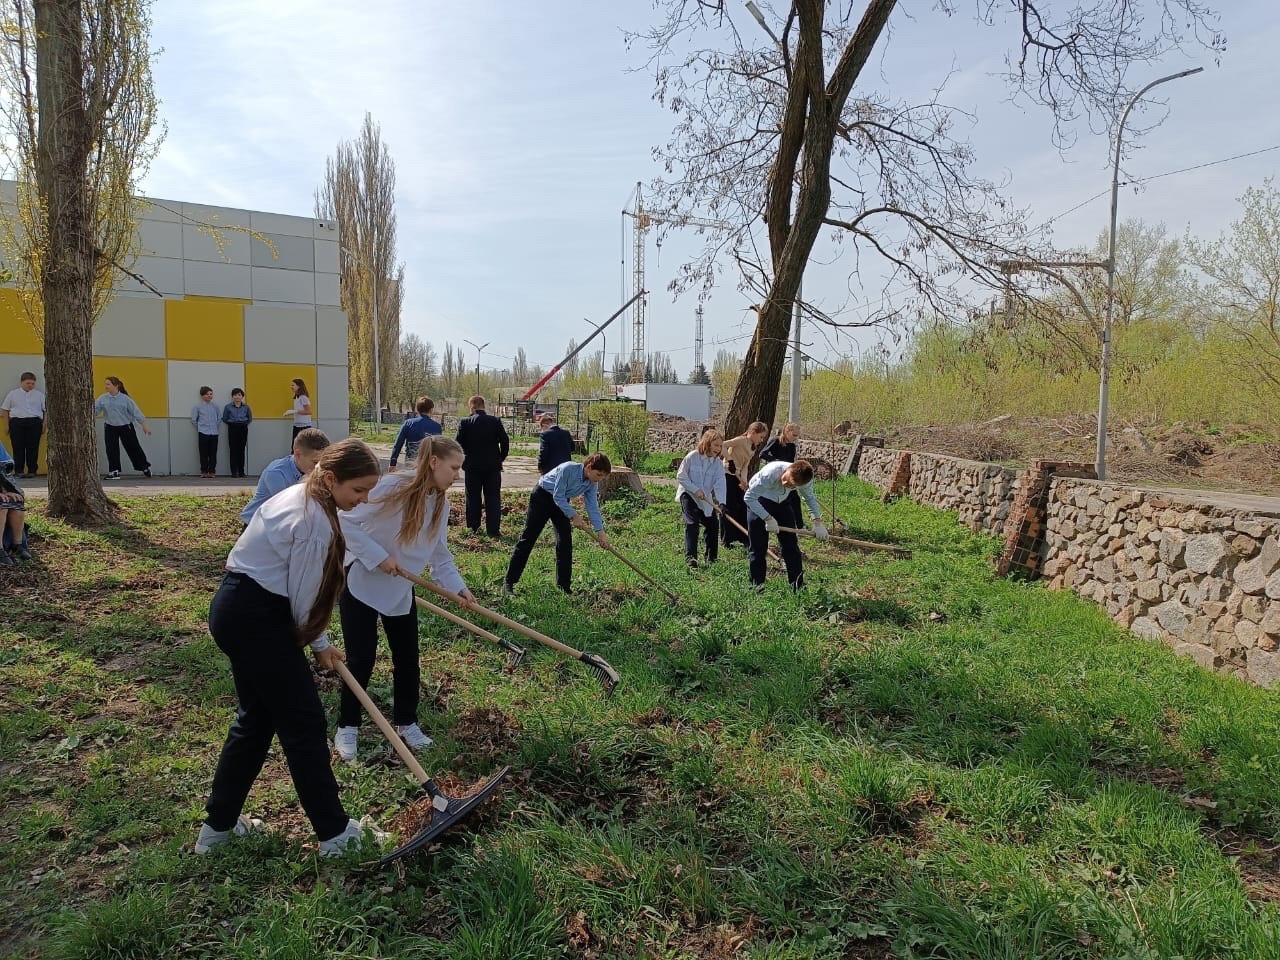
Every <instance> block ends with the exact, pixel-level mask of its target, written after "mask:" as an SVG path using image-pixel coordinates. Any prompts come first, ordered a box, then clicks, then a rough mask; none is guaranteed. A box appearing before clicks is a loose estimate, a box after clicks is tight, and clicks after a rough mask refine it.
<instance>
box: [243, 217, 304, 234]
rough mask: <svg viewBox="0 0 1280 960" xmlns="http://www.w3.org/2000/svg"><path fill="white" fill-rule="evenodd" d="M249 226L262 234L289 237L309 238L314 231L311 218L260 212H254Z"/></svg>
mask: <svg viewBox="0 0 1280 960" xmlns="http://www.w3.org/2000/svg"><path fill="white" fill-rule="evenodd" d="M251 225H252V226H253V229H255V230H261V231H262V232H263V233H281V234H284V235H285V236H289V237H309V236H311V235H312V233H313V232H314V229H315V228H314V225H313V221H312V218H311V217H290V216H287V215H286V214H283V213H263V212H262V211H254V213H253V215H252V224H251Z"/></svg>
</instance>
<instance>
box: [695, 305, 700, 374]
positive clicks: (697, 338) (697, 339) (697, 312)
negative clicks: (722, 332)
mask: <svg viewBox="0 0 1280 960" xmlns="http://www.w3.org/2000/svg"><path fill="white" fill-rule="evenodd" d="M693 369H694V370H701V369H702V304H698V309H697V310H695V311H693Z"/></svg>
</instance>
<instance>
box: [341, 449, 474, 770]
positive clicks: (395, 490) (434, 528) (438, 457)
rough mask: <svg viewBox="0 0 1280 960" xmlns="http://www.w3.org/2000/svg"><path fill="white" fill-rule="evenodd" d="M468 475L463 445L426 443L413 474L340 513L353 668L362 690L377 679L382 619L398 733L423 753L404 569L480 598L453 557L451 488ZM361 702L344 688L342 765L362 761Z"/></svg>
mask: <svg viewBox="0 0 1280 960" xmlns="http://www.w3.org/2000/svg"><path fill="white" fill-rule="evenodd" d="M461 473H462V447H460V446H458V444H457V441H454V440H450V439H449V438H448V437H427V438H426V439H424V440H423V441H422V445H421V446H420V447H419V448H418V460H417V469H416V470H414V471H413V473H407V472H406V473H398V474H394V475H392V474H388V475H387V476H385V477H383V478H382V479H381V480H379V481H378V485H377V486H376V487H374V488H373V492H372V493H371V494H370V496H369V502H368V503H365V504H362V505H361V506H358V507H356V508H355V509H354V510H352V511H350V512H349V513H345V514H343V515H342V532H343V534H344V535H345V536H346V540H347V560H346V563H347V587H346V589H345V590H344V591H343V592H342V597H341V598H340V599H339V600H338V612H339V614H340V615H341V617H342V637H343V640H344V641H345V642H346V645H347V656H348V658H349V659H348V662H347V665H348V666H349V667H350V668H351V673H352V674H353V675H354V676H355V678H356V680H358V681H359V682H360V685H361V686H367V685H368V683H369V678H370V677H371V676H372V675H373V663H374V660H375V658H376V657H377V651H378V619H379V618H381V619H382V629H383V631H384V632H385V633H386V635H387V646H388V647H389V648H390V649H391V669H392V681H393V684H392V696H393V700H392V718H393V722H394V723H395V725H396V732H397V733H399V734H400V736H401V738H403V740H404V742H405V743H406V744H408V745H409V748H410V749H412V750H425V749H426V748H427V747H429V746H431V738H430V737H428V736H427V735H426V734H425V733H423V732H422V728H421V727H419V726H418V683H419V678H420V675H421V670H420V667H419V661H418V611H417V610H416V609H415V607H414V603H413V584H411V583H410V582H409V581H408V580H406V579H404V578H403V577H401V576H400V573H401V572H402V571H408V572H409V573H412V574H421V572H422V570H423V568H424V567H427V566H430V567H431V579H432V580H434V581H435V582H436V583H438V584H439V585H440V586H442V587H444V589H446V590H448V591H450V592H451V593H456V594H459V595H460V596H461V597H462V598H463V599H464V600H466V601H467V602H471V601H472V600H473V599H474V598H473V597H472V595H471V591H469V590H468V589H467V585H466V584H465V583H463V581H462V575H461V574H459V573H458V567H457V565H456V564H455V563H454V562H453V555H452V554H450V553H449V541H448V529H449V487H450V486H452V485H453V483H454V481H456V480H457V479H458V477H459V475H461ZM362 712H363V711H362V709H361V707H360V701H359V700H357V699H356V696H355V694H353V693H352V692H351V691H350V690H348V689H346V688H345V687H344V688H343V690H342V697H341V705H340V707H339V710H338V730H337V733H335V734H334V737H333V745H334V746H335V747H336V748H337V750H338V756H339V757H341V758H342V759H343V760H348V761H349V760H354V759H355V758H356V742H357V737H358V735H359V732H360V717H361V713H362Z"/></svg>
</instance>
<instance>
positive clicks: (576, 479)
mask: <svg viewBox="0 0 1280 960" xmlns="http://www.w3.org/2000/svg"><path fill="white" fill-rule="evenodd" d="M612 471H613V464H611V463H610V462H609V458H608V457H606V456H605V455H604V454H603V453H593V454H591V455H590V456H589V457H587V459H586V460H584V461H583V462H582V463H575V462H573V461H569V462H568V463H562V464H560V466H558V467H556V468H555V469H554V470H552V471H551V472H549V473H546V474H543V476H542V479H541V480H539V481H538V485H537V486H536V487H535V488H534V490H533V492H532V493H531V494H530V495H529V512H528V514H527V515H526V517H525V521H524V532H522V533H521V534H520V539H519V540H518V541H517V542H516V549H515V553H513V554H512V555H511V562H510V563H509V564H508V565H507V576H506V579H505V580H504V581H503V584H502V592H503V593H506V594H508V595H510V594H513V593H515V592H516V584H517V583H519V582H520V576H521V575H522V574H523V573H524V567H525V564H526V563H528V562H529V554H530V553H532V552H533V545H534V544H535V543H537V542H538V536H539V535H540V534H541V533H542V528H543V527H545V526H546V525H547V521H548V520H549V521H551V526H552V527H553V528H554V530H555V533H556V586H557V587H559V588H560V589H561V590H563V591H564V592H565V593H572V592H573V590H572V588H571V586H570V583H571V580H572V577H573V530H572V529H570V528H571V527H577V528H578V529H580V530H586V531H587V532H588V533H592V534H593V535H594V536H595V538H596V539H597V540H598V541H600V544H601V545H602V546H606V547H607V546H608V545H609V538H608V536H606V535H605V532H604V520H603V519H601V517H600V504H599V501H598V500H597V492H596V484H597V483H599V482H600V481H601V480H603V479H604V478H605V477H607V476H608V475H609V474H610V473H611V472H612ZM579 496H580V497H582V499H583V502H584V503H585V505H586V508H587V516H588V517H590V518H591V522H590V523H588V522H587V521H586V520H583V519H582V515H581V514H579V513H578V511H576V510H575V509H573V507H572V506H570V504H569V501H570V500H572V499H573V498H574V497H579Z"/></svg>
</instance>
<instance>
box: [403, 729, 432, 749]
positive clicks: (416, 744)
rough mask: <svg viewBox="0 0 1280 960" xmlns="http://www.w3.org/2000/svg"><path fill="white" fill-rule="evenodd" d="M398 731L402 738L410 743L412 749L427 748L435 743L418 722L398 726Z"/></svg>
mask: <svg viewBox="0 0 1280 960" xmlns="http://www.w3.org/2000/svg"><path fill="white" fill-rule="evenodd" d="M396 733H398V734H400V739H401V740H403V741H404V742H405V743H407V744H408V745H409V749H410V750H425V749H427V747H429V746H431V744H433V743H435V741H434V740H432V739H431V738H430V737H428V736H427V735H426V734H425V733H423V732H422V728H421V727H419V726H418V725H417V724H416V723H410V724H408V725H407V726H403V727H396Z"/></svg>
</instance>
